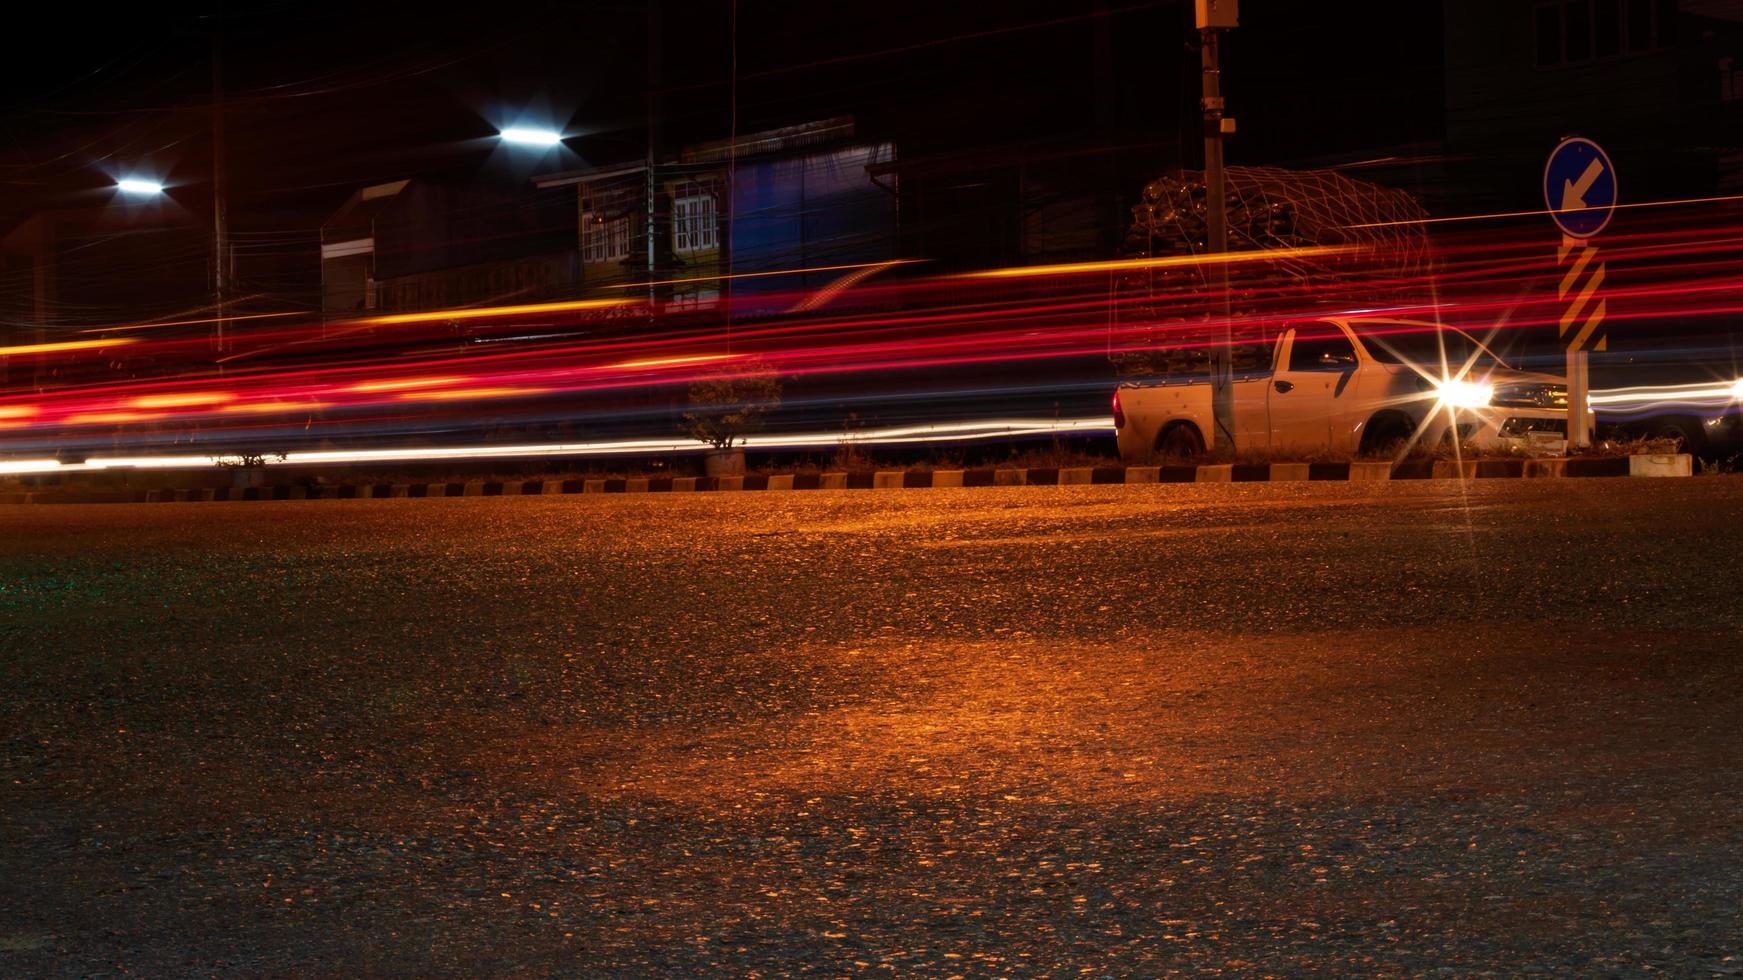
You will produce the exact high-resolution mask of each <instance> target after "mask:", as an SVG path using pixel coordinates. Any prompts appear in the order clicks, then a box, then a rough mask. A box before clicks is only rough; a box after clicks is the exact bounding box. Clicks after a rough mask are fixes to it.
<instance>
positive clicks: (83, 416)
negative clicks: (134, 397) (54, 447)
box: [64, 412, 161, 425]
mask: <svg viewBox="0 0 1743 980" xmlns="http://www.w3.org/2000/svg"><path fill="white" fill-rule="evenodd" d="M159 417H161V416H160V415H159V414H158V413H156V412H80V413H78V414H77V415H69V416H67V417H66V419H65V420H64V421H65V422H66V423H67V424H68V425H88V424H97V423H108V422H143V421H145V420H146V419H155V418H159Z"/></svg>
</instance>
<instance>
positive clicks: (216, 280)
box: [212, 29, 230, 351]
mask: <svg viewBox="0 0 1743 980" xmlns="http://www.w3.org/2000/svg"><path fill="white" fill-rule="evenodd" d="M220 43H221V42H220V40H219V34H218V32H217V30H216V29H214V30H213V31H212V310H213V317H214V326H213V331H212V334H213V346H214V347H216V348H217V349H218V350H220V351H222V350H223V349H224V316H225V310H224V303H225V300H226V298H227V296H228V294H229V291H230V229H229V223H228V215H227V214H226V213H225V210H226V208H225V202H224V74H223V68H222V62H221V61H220V59H219V55H220V47H219V46H220Z"/></svg>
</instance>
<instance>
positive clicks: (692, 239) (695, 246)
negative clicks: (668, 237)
mask: <svg viewBox="0 0 1743 980" xmlns="http://www.w3.org/2000/svg"><path fill="white" fill-rule="evenodd" d="M719 247H720V224H719V214H718V212H717V209H716V207H715V204H714V195H713V194H690V195H687V196H685V197H677V198H673V199H672V251H674V252H677V253H678V254H679V255H690V254H693V253H695V252H706V251H708V250H709V249H712V248H719Z"/></svg>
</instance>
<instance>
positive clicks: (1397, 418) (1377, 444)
mask: <svg viewBox="0 0 1743 980" xmlns="http://www.w3.org/2000/svg"><path fill="white" fill-rule="evenodd" d="M1414 430H1415V426H1413V425H1411V424H1410V417H1409V416H1408V415H1404V414H1402V413H1399V412H1381V413H1380V414H1378V415H1376V416H1374V417H1373V418H1371V419H1369V420H1368V424H1367V425H1364V426H1362V446H1361V453H1362V455H1363V456H1389V455H1392V454H1394V453H1396V452H1397V451H1398V449H1399V446H1400V445H1401V444H1402V443H1404V442H1406V441H1408V440H1409V439H1410V433H1411V432H1412V431H1414Z"/></svg>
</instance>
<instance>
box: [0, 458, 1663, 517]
mask: <svg viewBox="0 0 1743 980" xmlns="http://www.w3.org/2000/svg"><path fill="white" fill-rule="evenodd" d="M1693 475H1694V458H1693V457H1692V456H1690V455H1688V454H1687V453H1653V454H1641V455H1637V456H1598V457H1593V456H1587V457H1574V458H1571V459H1566V458H1562V459H1489V460H1450V459H1432V460H1431V459H1420V460H1402V461H1399V462H1397V463H1387V462H1352V463H1212V464H1205V465H1203V466H1095V467H1090V466H1074V467H1066V468H1063V469H1051V468H1035V469H998V470H995V469H973V470H879V471H877V472H875V473H777V474H770V475H764V474H760V473H752V474H747V475H745V476H720V477H710V476H701V477H698V476H679V477H637V478H636V479H633V480H627V479H625V480H608V479H582V480H521V481H503V482H496V481H472V482H467V483H363V484H341V485H338V486H277V487H247V488H243V489H232V488H228V487H220V488H217V489H215V490H214V489H210V488H195V489H187V490H86V491H75V490H64V489H53V490H31V491H8V492H5V493H0V505H5V504H104V503H192V502H196V501H201V502H208V501H244V500H370V499H373V500H380V499H390V498H405V497H520V496H528V497H531V496H551V495H556V494H574V493H585V494H595V493H708V492H716V491H748V490H782V491H794V490H903V489H908V490H913V489H940V488H956V487H1020V486H1032V487H1033V486H1060V487H1064V486H1090V485H1096V486H1105V485H1114V484H1125V485H1132V484H1150V483H1305V482H1309V481H1312V482H1325V481H1333V482H1348V483H1366V482H1373V481H1379V480H1454V479H1456V480H1492V479H1527V480H1532V479H1573V478H1586V477H1606V476H1608V477H1653V478H1657V477H1677V476H1693Z"/></svg>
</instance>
